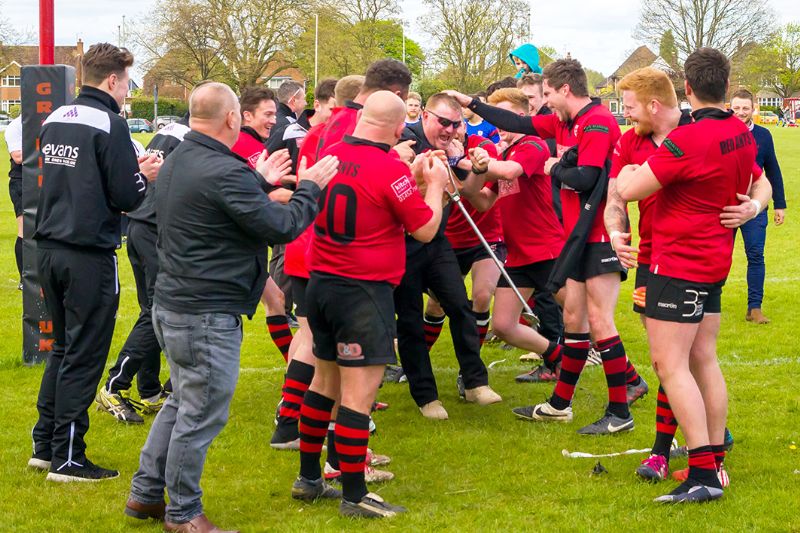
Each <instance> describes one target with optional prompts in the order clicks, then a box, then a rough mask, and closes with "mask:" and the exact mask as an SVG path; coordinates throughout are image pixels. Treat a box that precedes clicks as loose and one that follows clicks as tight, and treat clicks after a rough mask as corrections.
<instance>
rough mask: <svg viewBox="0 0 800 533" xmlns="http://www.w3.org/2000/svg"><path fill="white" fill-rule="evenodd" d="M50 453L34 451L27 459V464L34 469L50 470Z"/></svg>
mask: <svg viewBox="0 0 800 533" xmlns="http://www.w3.org/2000/svg"><path fill="white" fill-rule="evenodd" d="M50 457H51V455H50V453H44V452H40V453H35V454H33V455H32V456H31V458H30V459H28V466H29V467H31V468H35V469H36V470H46V471H49V470H50Z"/></svg>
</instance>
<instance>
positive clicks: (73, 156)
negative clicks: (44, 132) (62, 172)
mask: <svg viewBox="0 0 800 533" xmlns="http://www.w3.org/2000/svg"><path fill="white" fill-rule="evenodd" d="M79 150H80V147H79V146H70V145H69V144H52V143H48V144H45V145H44V146H42V155H43V156H44V164H45V165H61V166H64V167H70V168H74V167H75V163H77V161H78V151H79Z"/></svg>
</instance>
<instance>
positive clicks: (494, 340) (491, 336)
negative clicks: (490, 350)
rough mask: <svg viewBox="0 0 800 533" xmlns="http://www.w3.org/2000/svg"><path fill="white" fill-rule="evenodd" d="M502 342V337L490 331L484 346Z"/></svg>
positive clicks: (484, 340)
mask: <svg viewBox="0 0 800 533" xmlns="http://www.w3.org/2000/svg"><path fill="white" fill-rule="evenodd" d="M499 342H500V337H498V336H497V335H495V334H494V331H491V330H490V331H488V332H487V333H486V338H485V339H483V344H497V343H499Z"/></svg>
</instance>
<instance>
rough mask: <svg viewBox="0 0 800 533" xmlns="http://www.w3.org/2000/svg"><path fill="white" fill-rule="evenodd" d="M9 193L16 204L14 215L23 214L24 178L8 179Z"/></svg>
mask: <svg viewBox="0 0 800 533" xmlns="http://www.w3.org/2000/svg"><path fill="white" fill-rule="evenodd" d="M8 195H9V196H11V203H12V204H13V205H14V216H17V217H19V216H22V180H21V179H19V178H14V179H10V180H8Z"/></svg>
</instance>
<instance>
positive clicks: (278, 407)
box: [274, 398, 283, 426]
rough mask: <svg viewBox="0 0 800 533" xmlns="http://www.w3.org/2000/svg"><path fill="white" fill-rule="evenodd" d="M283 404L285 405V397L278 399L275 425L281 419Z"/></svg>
mask: <svg viewBox="0 0 800 533" xmlns="http://www.w3.org/2000/svg"><path fill="white" fill-rule="evenodd" d="M281 405H283V398H281V399H280V400H278V405H277V406H276V407H275V420H274V422H275V425H276V426H277V425H278V423H279V422H280V420H281Z"/></svg>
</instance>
